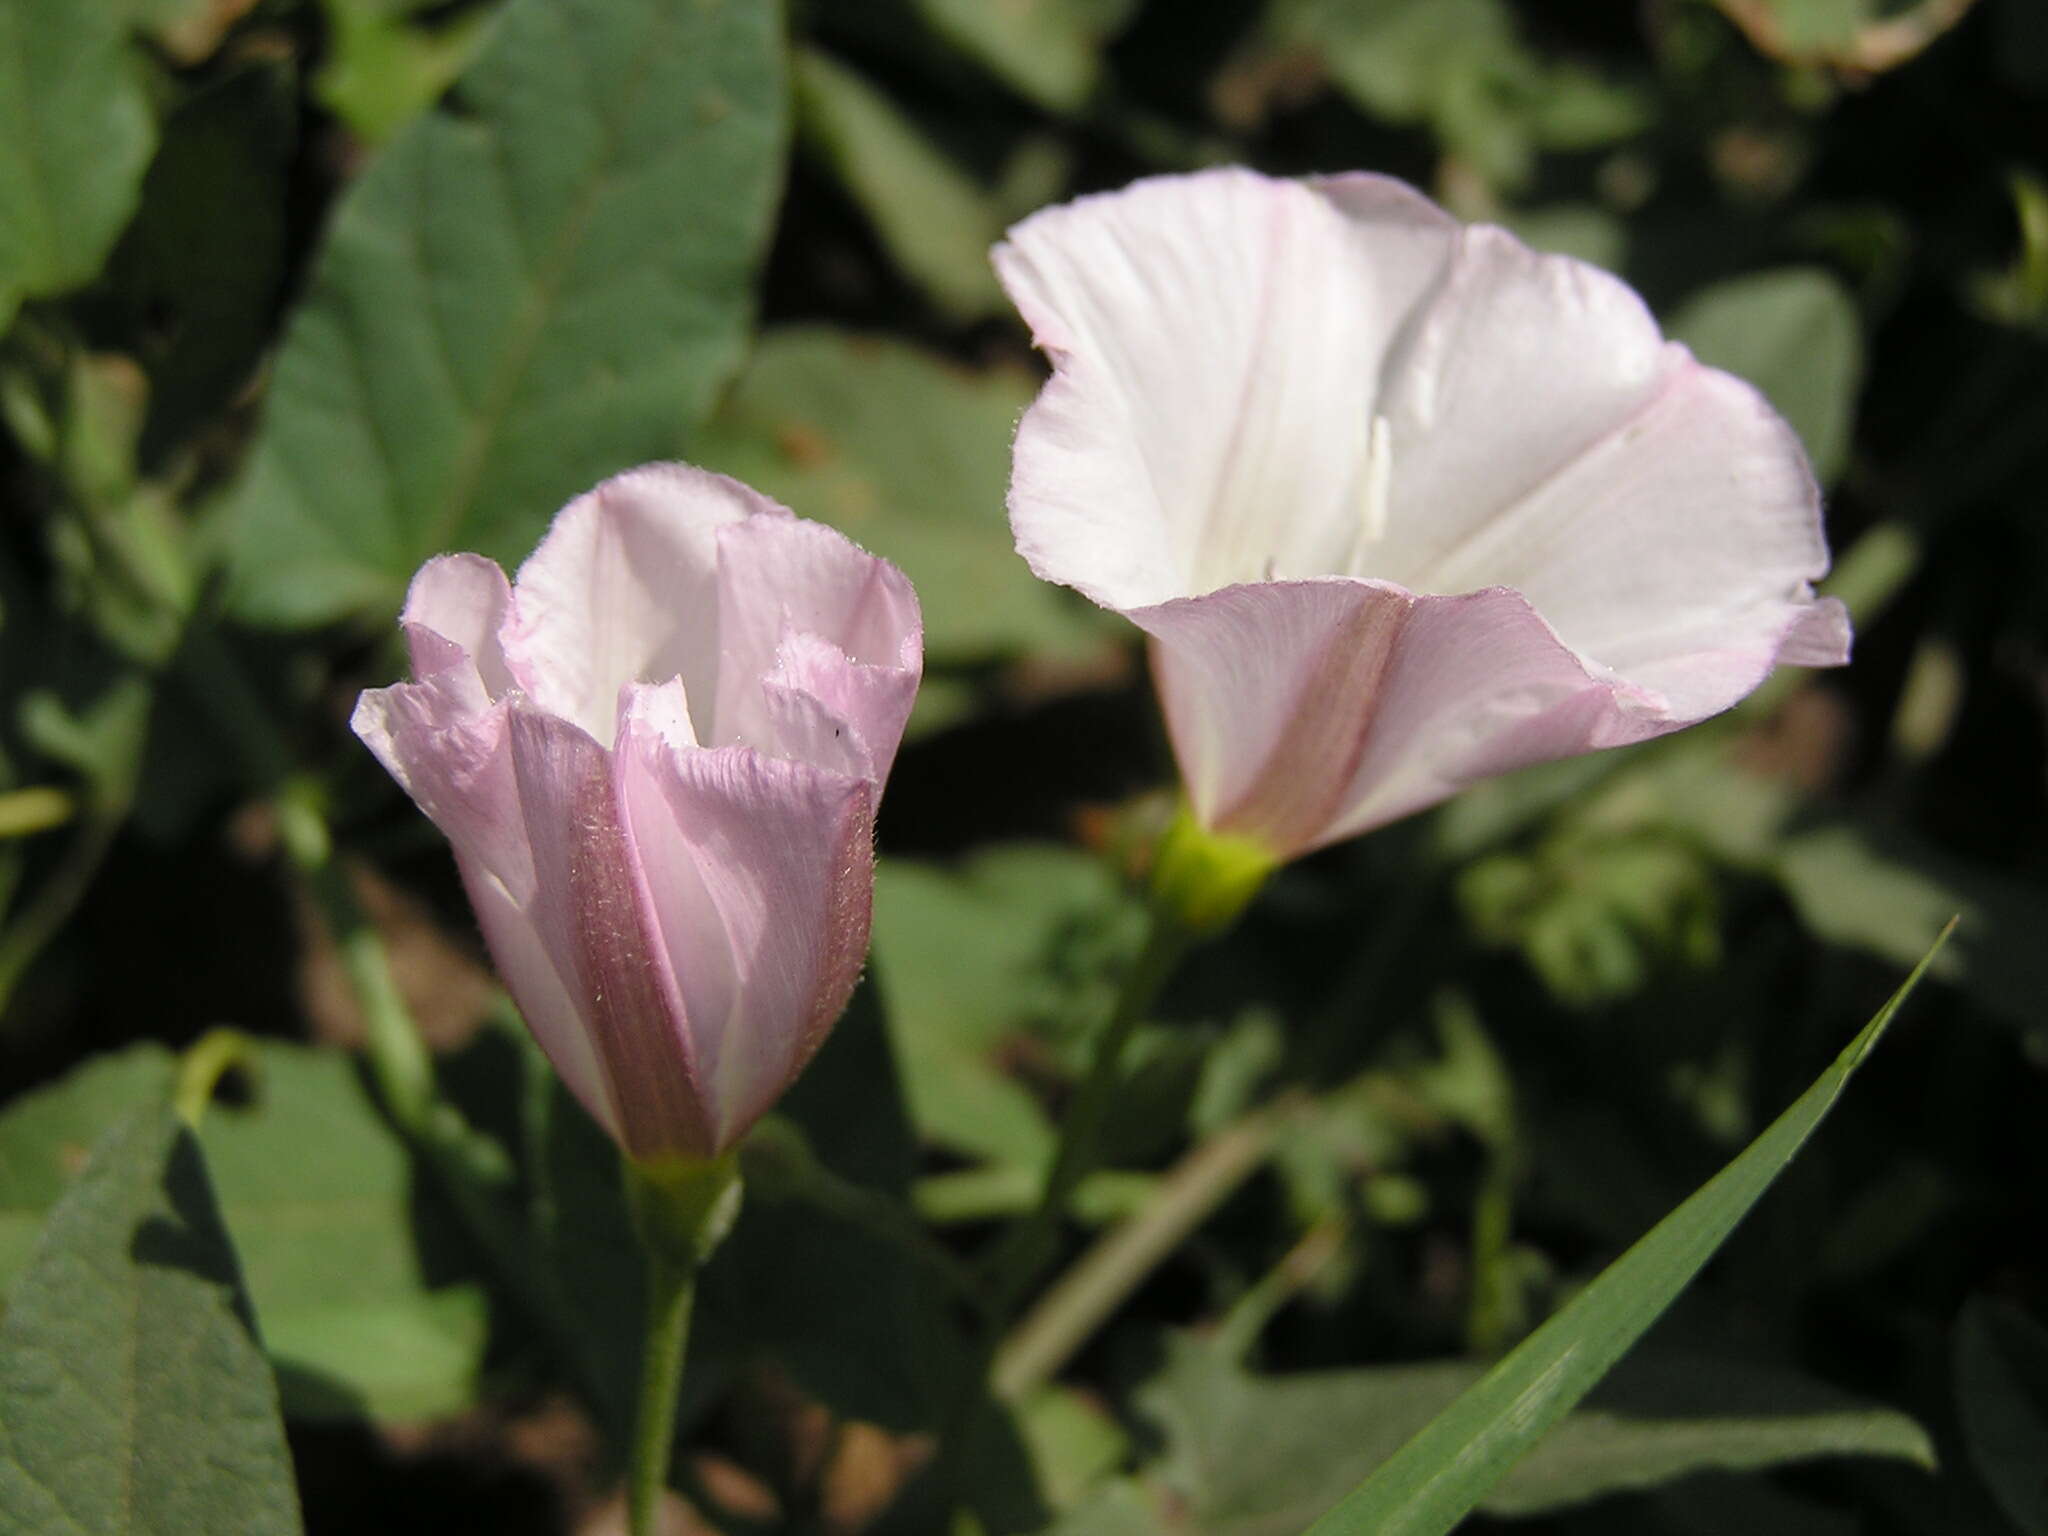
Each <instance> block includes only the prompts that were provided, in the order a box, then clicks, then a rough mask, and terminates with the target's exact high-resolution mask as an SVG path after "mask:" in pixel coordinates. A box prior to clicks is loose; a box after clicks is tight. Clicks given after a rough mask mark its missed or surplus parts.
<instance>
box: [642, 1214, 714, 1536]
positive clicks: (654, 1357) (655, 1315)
mask: <svg viewBox="0 0 2048 1536" xmlns="http://www.w3.org/2000/svg"><path fill="white" fill-rule="evenodd" d="M696 1295H697V1266H696V1265H695V1264H693V1263H680V1264H679V1263H676V1262H674V1261H673V1260H672V1259H670V1258H668V1257H667V1256H666V1255H663V1254H661V1253H657V1252H654V1251H652V1250H650V1251H649V1253H648V1255H647V1342H646V1345H645V1353H644V1354H643V1355H642V1357H641V1361H640V1401H639V1409H638V1412H637V1413H636V1414H635V1416H634V1420H633V1456H632V1464H631V1465H632V1470H631V1473H630V1476H631V1479H632V1480H631V1482H629V1483H628V1484H627V1494H626V1508H627V1517H628V1521H629V1525H628V1529H629V1530H630V1531H631V1533H632V1536H655V1533H656V1532H657V1531H658V1530H659V1529H660V1526H661V1496H662V1493H663V1491H664V1490H665V1489H666V1488H667V1487H668V1462H669V1455H670V1453H671V1451H672V1450H673V1448H674V1446H675V1438H676V1399H677V1395H678V1393H679V1392H680V1391H681V1389H682V1385H683V1358H684V1355H685V1354H686V1352H687V1350H688V1345H689V1339H690V1307H691V1303H692V1302H693V1301H694V1300H695V1298H696Z"/></svg>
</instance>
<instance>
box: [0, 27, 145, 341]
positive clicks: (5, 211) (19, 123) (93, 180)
mask: <svg viewBox="0 0 2048 1536" xmlns="http://www.w3.org/2000/svg"><path fill="white" fill-rule="evenodd" d="M123 22H124V18H123V17H122V15H121V11H120V8H119V7H117V6H113V5H106V4H79V3H78V0H0V330H4V329H5V328H6V326H7V322H8V321H9V319H10V318H12V316H13V313H14V308H15V305H16V304H18V303H19V302H20V301H21V300H22V299H24V298H35V297H38V296H40V295H43V294H51V293H62V292H64V291H65V290H66V289H69V288H75V287H77V286H78V285H79V284H81V283H83V282H85V281H86V279H88V278H90V277H91V276H92V275H93V274H94V273H95V272H97V271H98V270H99V267H100V263H101V262H102V261H103V260H105V258H106V255H107V252H108V250H109V249H111V248H112V246H113V244H114V239H115V237H116V236H117V235H119V234H120V233H121V226H122V225H123V224H125V223H127V222H128V214H129V211H130V210H131V209H133V208H134V206H135V197H136V189H137V188H138V186H139V185H140V184H141V180H142V171H143V167H144V166H146V165H147V164H148V163H149V153H150V149H151V147H152V146H153V144H154V143H155V139H156V130H155V125H154V124H153V123H152V122H151V121H150V114H149V102H148V99H147V98H146V97H145V96H144V94H143V89H142V82H141V79H140V78H139V76H138V73H137V70H136V65H135V60H134V59H133V58H132V57H131V56H130V54H129V51H128V42H127V37H126V33H125V29H124V26H123Z"/></svg>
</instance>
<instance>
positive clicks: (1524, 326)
mask: <svg viewBox="0 0 2048 1536" xmlns="http://www.w3.org/2000/svg"><path fill="white" fill-rule="evenodd" d="M1671 362H1672V360H1671V359H1670V358H1669V357H1667V355H1666V353H1665V349H1664V342H1663V337H1662V336H1661V335H1660V334H1659V333H1658V330H1657V323H1656V321H1655V320H1654V319H1653V318H1652V317H1651V315H1650V313H1649V311H1648V310H1647V309H1645V308H1644V307H1643V303H1642V300H1640V299H1639V298H1637V297H1636V296H1635V294H1634V293H1633V292H1632V291H1630V289H1629V288H1628V287H1627V286H1626V285H1625V284H1623V283H1621V282H1620V281H1618V280H1617V279H1615V278H1613V277H1610V276H1608V275H1607V274H1606V273H1604V272H1601V271H1600V270H1598V269H1597V268H1594V267H1590V266H1588V265H1586V264H1585V263H1583V262H1578V261H1572V260H1569V259H1568V258H1565V257H1562V256H1540V255H1538V254H1536V253H1535V252H1533V251H1531V250H1530V249H1529V248H1528V247H1526V246H1524V245H1523V244H1522V243H1521V242H1520V241H1518V240H1516V239H1515V238H1514V237H1513V236H1511V235H1509V234H1507V233H1506V232H1505V231H1503V230H1499V229H1493V228H1490V227H1488V226H1484V225H1480V226H1475V227H1473V228H1471V229H1468V230H1466V231H1464V233H1463V234H1462V235H1461V236H1460V238H1459V241H1458V246H1457V251H1456V254H1455V255H1454V256H1453V258H1452V260H1451V263H1450V267H1449V269H1448V272H1447V274H1446V276H1445V279H1444V281H1443V283H1442V284H1441V285H1440V286H1439V287H1438V288H1437V289H1436V291H1435V292H1434V294H1433V295H1432V296H1431V297H1430V299H1429V300H1428V302H1427V303H1426V304H1425V305H1424V306H1423V307H1422V308H1421V310H1420V311H1419V312H1418V313H1417V315H1416V317H1415V321H1414V324H1413V326H1412V327H1411V328H1410V330H1409V331H1408V332H1407V333H1406V334H1405V336H1404V337H1403V339H1402V342H1401V344H1400V345H1399V346H1398V347H1397V348H1396V349H1395V350H1394V352H1393V353H1392V355H1391V356H1389V358H1388V360H1387V365H1386V372H1385V378H1384V382H1383V384H1382V388H1381V392H1380V395H1379V399H1378V402H1377V404H1376V406H1375V410H1376V411H1377V412H1378V413H1379V414H1381V415H1382V416H1384V417H1385V418H1386V420H1387V423H1388V426H1389V435H1390V438H1391V455H1392V475H1391V485H1390V491H1389V515H1388V529H1387V535H1386V537H1385V539H1384V540H1382V541H1381V543H1380V544H1379V546H1378V548H1376V549H1375V550H1373V551H1372V552H1371V554H1370V558H1369V562H1368V563H1367V564H1365V565H1363V566H1362V567H1359V568H1356V569H1354V570H1351V571H1350V572H1349V574H1355V575H1360V576H1373V577H1378V578H1380V579H1382V580H1385V581H1392V582H1398V583H1399V584H1401V585H1402V586H1405V587H1407V588H1408V589H1409V590H1410V591H1412V592H1470V591H1475V590H1477V589H1478V588H1480V587H1487V586H1494V585H1500V586H1514V587H1519V586H1521V585H1522V583H1521V580H1520V576H1521V574H1522V572H1521V568H1520V566H1519V565H1518V564H1517V563H1516V562H1515V560H1514V559H1513V558H1511V551H1509V550H1507V549H1506V548H1504V547H1503V545H1502V542H1501V535H1502V523H1503V514H1507V513H1509V512H1510V511H1511V509H1513V508H1515V507H1516V506H1517V504H1518V503H1521V502H1522V501H1523V500H1524V499H1525V498H1527V497H1529V496H1530V495H1531V494H1532V493H1533V492H1535V491H1537V490H1538V489H1539V488H1540V487H1542V486H1543V485H1544V484H1545V483H1546V482H1547V481H1548V480H1549V479H1550V478H1551V477H1552V476H1554V475H1555V474H1557V473H1558V471H1559V470H1560V469H1561V468H1562V467H1563V466H1565V465H1568V464H1570V463H1571V462H1572V461H1573V460H1574V459H1575V458H1576V457H1577V456H1578V455H1579V454H1581V453H1583V452H1584V451H1585V450H1586V449H1587V448H1588V447H1589V446H1590V445H1591V444H1593V443H1595V442H1597V441H1599V440H1600V439H1601V438H1602V437H1603V436H1604V435H1605V434H1608V433H1611V432H1612V431H1614V430H1615V429H1616V428H1617V427H1618V426H1620V424H1622V423H1623V422H1625V421H1627V420H1628V419H1629V417H1630V416H1631V415H1632V414H1633V413H1634V412H1635V411H1637V410H1638V409H1640V408H1641V406H1642V405H1643V403H1644V402H1645V401H1646V400H1648V399H1649V398H1650V397H1651V396H1652V395H1653V394H1654V393H1655V391H1656V389H1657V388H1658V386H1659V383H1660V381H1661V379H1662V378H1663V376H1664V375H1665V374H1666V373H1668V371H1669V369H1670V366H1671Z"/></svg>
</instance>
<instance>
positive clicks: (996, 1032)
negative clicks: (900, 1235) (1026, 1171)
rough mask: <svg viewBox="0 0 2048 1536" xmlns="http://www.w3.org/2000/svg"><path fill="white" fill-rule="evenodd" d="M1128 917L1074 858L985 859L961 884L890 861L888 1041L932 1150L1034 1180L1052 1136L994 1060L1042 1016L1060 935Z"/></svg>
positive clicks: (879, 900)
mask: <svg viewBox="0 0 2048 1536" xmlns="http://www.w3.org/2000/svg"><path fill="white" fill-rule="evenodd" d="M1119 912H1122V913H1123V914H1124V917H1128V914H1129V908H1128V905H1127V904H1125V903H1123V901H1122V897H1121V893H1120V892H1119V890H1118V888H1117V884H1116V881H1115V879H1114V878H1113V877H1112V876H1111V874H1110V873H1109V871H1108V870H1107V869H1105V868H1104V867H1103V865H1102V864H1101V863H1100V861H1098V860H1096V859H1093V858H1090V857H1088V856H1087V855H1085V854H1081V853H1077V852H1074V851H1072V850H1069V849H1064V848H1055V847H1035V846H1029V845H1016V846H1010V847H1003V848H996V849H991V850H989V851H987V852H984V853H982V854H981V855H979V856H978V857H976V858H974V859H973V860H971V861H969V862H968V863H967V864H966V865H964V866H963V867H962V868H960V869H959V870H958V871H957V872H955V871H948V870H945V869H941V868H937V867H934V866H931V865H921V864H914V863H911V862H909V861H907V860H901V859H884V860H883V861H882V862H881V865H880V867H879V868H878V869H877V870H876V874H875V925H874V926H875V955H876V957H877V959H878V960H879V961H880V963H881V965H882V968H883V973H884V974H885V975H886V976H887V977H888V978H889V985H890V987H891V989H892V998H891V1006H890V1009H889V1030H890V1035H891V1038H892V1041H893V1043H894V1045H895V1051H896V1059H897V1061H898V1062H899V1063H900V1064H901V1066H902V1071H903V1087H904V1093H905V1095H906V1097H907V1098H908V1100H909V1104H910V1118H911V1121H912V1123H913V1124H914V1125H916V1127H917V1129H918V1132H919V1134H920V1135H921V1136H922V1137H923V1138H924V1139H925V1140H926V1141H929V1142H931V1143H934V1144H935V1145H938V1146H941V1147H945V1148H947V1149H948V1150H950V1151H954V1152H959V1153H964V1154H967V1155H969V1156H975V1157H981V1158H987V1159H991V1160H994V1161H997V1162H1005V1163H1021V1164H1023V1165H1025V1166H1027V1167H1029V1168H1031V1169H1033V1170H1034V1171H1036V1170H1039V1169H1042V1168H1043V1167H1044V1166H1045V1160H1046V1158H1047V1157H1048V1156H1049V1155H1050V1154H1051V1151H1052V1131H1051V1128H1050V1126H1048V1124H1047V1123H1046V1119H1045V1114H1044V1111H1042V1110H1041V1109H1040V1108H1039V1106H1038V1102H1037V1100H1036V1099H1035V1098H1033V1097H1032V1095H1031V1094H1029V1093H1028V1092H1026V1091H1025V1089H1024V1087H1023V1086H1022V1085H1021V1084H1020V1083H1018V1082H1016V1081H1015V1080H1014V1079H1013V1078H1011V1077H1009V1076H1008V1075H1007V1074H1005V1073H1004V1072H1003V1071H1002V1070H1001V1069H1000V1067H999V1066H998V1065H997V1064H996V1060H995V1056H996V1053H997V1051H998V1050H999V1049H1000V1048H1001V1047H1002V1046H1003V1045H1004V1044H1005V1043H1007V1042H1008V1041H1009V1040H1010V1039H1011V1038H1012V1037H1013V1036H1014V1035H1015V1034H1016V1033H1017V1032H1018V1031H1019V1030H1020V1029H1021V1028H1023V1027H1024V1026H1025V1025H1026V1024H1027V1023H1028V1022H1029V1020H1030V1019H1031V1018H1032V1016H1033V1014H1034V1012H1038V1011H1055V1010H1056V1009H1057V1005H1056V1004H1055V1005H1053V1008H1052V1009H1048V1008H1047V1003H1048V1000H1049V998H1050V997H1051V996H1052V995H1053V994H1051V993H1049V992H1048V988H1049V987H1050V986H1052V983H1051V982H1050V981H1049V979H1048V975H1049V972H1050V971H1051V969H1052V966H1053V961H1054V959H1055V954H1056V950H1057V949H1058V947H1059V945H1060V942H1061V939H1062V936H1063V935H1064V934H1066V933H1067V932H1069V931H1070V930H1071V929H1072V928H1073V927H1074V926H1075V925H1077V924H1082V923H1086V924H1088V925H1089V926H1090V927H1091V928H1101V927H1105V926H1107V927H1111V928H1114V927H1115V926H1116V925H1117V924H1118V923H1119V922H1120V921H1122V919H1121V918H1119V917H1118V916H1117V914H1118V913H1119Z"/></svg>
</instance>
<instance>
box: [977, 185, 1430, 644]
mask: <svg viewBox="0 0 2048 1536" xmlns="http://www.w3.org/2000/svg"><path fill="white" fill-rule="evenodd" d="M1415 203H1416V200H1415V199H1413V198H1401V197H1396V196H1392V195H1390V194H1386V193H1385V189H1384V188H1383V187H1380V186H1377V185H1375V184H1366V183H1352V182H1349V181H1346V182H1340V183H1337V184H1335V185H1334V187H1333V188H1332V189H1331V190H1330V191H1329V192H1324V191H1319V190H1317V189H1316V188H1313V187H1310V186H1306V185H1302V184H1300V183H1296V182H1288V181H1275V180H1272V179H1270V178H1267V177H1263V176H1258V175H1254V174H1252V173H1250V172H1247V171H1236V170H1225V171H1212V172H1205V173H1202V174H1200V175H1195V176H1185V177H1162V178H1158V179H1156V180H1151V181H1141V182H1138V183H1136V184H1135V185H1133V186H1131V187H1129V188H1127V189H1126V190H1124V191H1122V192H1118V193H1112V194H1107V195H1103V196H1098V197H1088V198H1082V199H1080V200H1079V201H1078V202H1074V203H1070V204H1067V205H1066V206H1064V207H1060V208H1053V209H1048V210H1046V211H1045V212H1043V213H1039V214H1036V215H1034V216H1033V217H1032V218H1030V219H1027V220H1026V221H1024V222H1023V223H1022V224H1020V225H1018V226H1017V227H1016V228H1015V229H1013V230H1011V231H1010V235H1009V238H1008V240H1007V242H1006V243H1005V244H1003V245H1001V246H999V247H997V249H996V252H995V262H996V268H997V271H998V273H999V274H1000V275H1001V277H1002V279H1003V283H1004V286H1005V287H1006V288H1007V289H1008V290H1009V292H1010V295H1011V297H1012V298H1013V299H1014V300H1015V301H1016V303H1017V306H1018V308H1019V309H1020V310H1021V311H1022V312H1023V314H1024V318H1025V319H1026V320H1027V321H1028V322H1029V323H1030V325H1031V329H1032V334H1033V336H1034V337H1035V338H1036V340H1037V342H1038V344H1039V345H1040V346H1041V347H1042V348H1044V349H1045V351H1046V353H1047V354H1048V356H1050V357H1051V359H1052V361H1053V365H1054V368H1055V375H1054V378H1053V380H1052V382H1051V383H1050V384H1048V385H1047V387H1046V389H1045V391H1044V392H1043V393H1042V394H1041V395H1040V396H1039V398H1038V401H1037V403H1036V404H1034V405H1033V406H1032V408H1031V410H1030V412H1029V413H1028V414H1027V415H1026V416H1025V419H1024V422H1023V424H1022V426H1021V427H1020V428H1019V429H1018V435H1017V449H1016V465H1015V473H1014V477H1013V480H1012V485H1011V496H1010V514H1011V523H1012V526H1013V528H1014V530H1015V532H1016V535H1017V544H1018V549H1019V551H1020V552H1021V553H1022V554H1023V555H1024V557H1025V558H1026V559H1027V560H1029V561H1030V562H1031V566H1032V569H1034V570H1035V571H1037V572H1038V574H1039V575H1041V576H1043V577H1045V578H1047V579H1048V580H1053V581H1059V582H1064V583H1066V584H1068V585H1070V586H1075V587H1078V588H1080V589H1081V590H1082V591H1083V592H1086V593H1087V594H1088V595H1089V596H1090V597H1093V598H1095V599H1096V600H1097V601H1098V602H1101V603H1105V604H1107V605H1109V606H1111V607H1136V606H1141V605H1144V604H1147V603H1154V602H1159V601H1163V600H1165V599H1168V598H1171V597H1176V596H1183V595H1187V594H1191V593H1195V592H1203V591H1209V590H1213V589H1214V588H1216V587H1219V586H1223V585H1226V584H1228V583H1231V582H1235V581H1247V580H1257V579H1259V578H1260V577H1261V576H1262V575H1264V574H1265V573H1267V572H1268V571H1269V570H1272V569H1276V568H1277V569H1278V571H1279V572H1280V573H1281V574H1283V575H1298V574H1303V573H1306V572H1317V571H1326V570H1334V569H1337V568H1338V567H1339V565H1340V564H1341V562H1342V561H1343V560H1344V559H1345V558H1346V557H1347V555H1348V552H1349V551H1350V549H1351V548H1352V546H1353V544H1354V543H1355V533H1356V526H1357V518H1356V515H1355V514H1356V509H1357V506H1358V500H1359V495H1360V492H1361V488H1362V481H1361V476H1362V475H1363V473H1364V469H1365V453H1366V447H1367V444H1368V442H1369V437H1370V432H1371V424H1372V412H1371V405H1372V401H1373V398H1374V395H1375V393H1376V389H1377V384H1378V378H1379V372H1380V367H1381V364H1382V361H1383V359H1384V358H1385V357H1386V355H1387V352H1388V349H1389V347H1390V346H1391V345H1392V344H1393V342H1394V340H1395V338H1396V336H1397V334H1398V332H1399V330H1400V328H1401V326H1402V324H1403V323H1404V321H1405V320H1406V318H1407V316H1408V314H1409V313H1410V311H1411V310H1412V309H1413V308H1414V306H1415V304H1416V302H1417V300H1418V298H1419V296H1420V295H1421V294H1422V293H1424V292H1425V291H1426V290H1427V289H1428V287H1429V286H1430V285H1431V283H1432V282H1433V281H1434V280H1435V278H1436V276H1437V273H1438V271H1439V269H1440V267H1441V265H1442V263H1443V261H1444V259H1445V256H1446V254H1447V252H1448V250H1449V248H1450V244H1451V240H1452V233H1451V226H1450V225H1449V224H1448V222H1447V221H1443V220H1435V219H1430V218H1429V217H1427V216H1426V215H1424V214H1422V213H1420V212H1419V211H1418V210H1417V208H1416V206H1415ZM1340 205H1341V206H1340Z"/></svg>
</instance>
